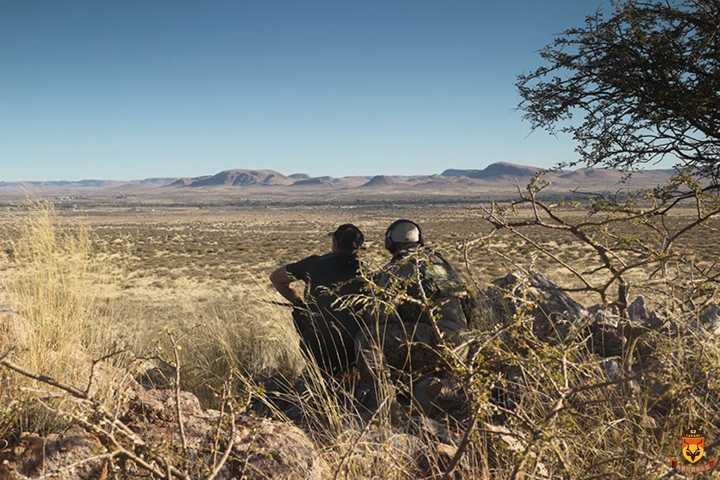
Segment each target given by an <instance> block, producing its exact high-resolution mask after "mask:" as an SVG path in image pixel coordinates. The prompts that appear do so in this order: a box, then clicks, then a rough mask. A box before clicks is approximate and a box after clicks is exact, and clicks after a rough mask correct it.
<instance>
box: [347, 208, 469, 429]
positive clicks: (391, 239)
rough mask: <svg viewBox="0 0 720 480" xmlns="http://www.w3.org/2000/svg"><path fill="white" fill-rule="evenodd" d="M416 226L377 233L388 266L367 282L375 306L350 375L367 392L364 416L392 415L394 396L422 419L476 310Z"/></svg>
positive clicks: (401, 223)
mask: <svg viewBox="0 0 720 480" xmlns="http://www.w3.org/2000/svg"><path fill="white" fill-rule="evenodd" d="M424 244H425V241H424V238H423V233H422V230H421V229H420V226H419V225H417V224H416V223H415V222H412V221H410V220H405V219H401V220H397V221H395V222H393V223H392V224H391V225H390V226H389V227H388V229H387V231H386V233H385V248H386V249H387V250H388V251H389V252H390V254H391V255H392V259H391V260H390V261H389V262H388V263H387V264H386V265H385V266H384V267H383V268H382V270H381V271H380V272H379V273H378V274H377V275H376V277H375V280H374V281H375V285H376V287H377V301H376V302H375V307H374V308H373V311H372V312H371V313H370V314H369V315H367V321H368V323H367V325H366V326H365V328H364V329H363V330H362V331H361V332H360V335H358V337H357V349H358V370H359V372H360V376H361V379H362V381H363V383H364V384H370V385H372V386H373V387H372V388H371V389H370V391H369V393H368V395H367V398H366V399H365V400H364V402H363V403H364V404H365V405H366V406H367V408H368V409H371V410H372V409H377V408H379V407H381V406H384V405H385V406H387V407H388V408H389V410H390V411H389V413H390V414H391V415H394V414H397V411H396V410H393V409H397V408H398V403H397V399H396V393H399V392H398V390H400V391H403V393H405V394H406V396H407V397H408V398H410V399H412V401H413V404H414V406H415V408H419V409H420V410H422V411H424V412H425V413H427V412H428V411H429V410H430V409H431V407H432V405H433V402H434V400H435V399H436V397H437V396H438V395H439V393H440V390H441V387H442V382H441V379H442V378H443V377H446V376H447V372H448V368H447V367H448V366H449V364H448V358H449V357H453V356H454V357H455V358H456V359H458V358H462V357H463V356H464V355H465V351H464V347H463V345H464V338H465V337H466V332H467V329H468V321H469V319H470V318H472V317H473V316H474V315H476V313H477V303H476V301H475V299H474V297H473V295H472V294H471V291H470V289H469V287H468V282H467V281H466V279H465V278H464V276H463V275H462V274H461V273H460V272H459V271H458V270H457V269H456V268H455V267H453V266H452V265H451V264H450V263H449V262H448V261H447V260H445V258H443V257H442V255H441V254H440V253H439V252H437V251H434V250H432V249H427V248H425V246H424Z"/></svg>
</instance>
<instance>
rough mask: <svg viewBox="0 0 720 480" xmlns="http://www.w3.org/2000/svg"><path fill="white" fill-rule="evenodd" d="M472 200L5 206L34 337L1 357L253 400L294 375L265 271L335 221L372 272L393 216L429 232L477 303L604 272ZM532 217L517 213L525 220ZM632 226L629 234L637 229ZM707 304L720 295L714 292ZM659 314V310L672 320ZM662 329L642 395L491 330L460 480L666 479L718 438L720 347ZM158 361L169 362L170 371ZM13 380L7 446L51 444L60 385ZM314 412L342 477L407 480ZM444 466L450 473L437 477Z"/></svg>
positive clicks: (102, 387)
mask: <svg viewBox="0 0 720 480" xmlns="http://www.w3.org/2000/svg"><path fill="white" fill-rule="evenodd" d="M479 207H480V206H479V205H472V204H467V203H463V204H452V203H443V204H439V205H435V204H431V203H427V204H399V203H398V204H390V205H387V204H381V205H345V206H304V205H292V206H283V205H280V206H278V205H275V206H270V205H262V204H260V205H258V204H256V205H248V206H232V207H228V206H215V207H213V206H212V205H204V206H203V207H202V208H196V207H192V206H188V205H182V206H167V205H158V206H155V205H150V206H147V207H142V208H136V209H132V210H129V209H113V208H105V209H103V208H96V209H95V210H93V209H90V210H89V211H87V209H84V210H80V211H78V210H66V209H60V210H58V209H56V208H54V207H53V205H52V202H46V201H43V200H31V201H30V202H28V203H24V204H22V205H20V204H18V205H17V206H14V207H13V208H9V207H8V208H6V210H5V211H4V212H2V214H1V216H0V222H2V224H1V225H0V228H2V231H3V234H2V238H1V240H0V241H1V242H2V252H1V255H2V258H0V275H2V283H1V284H0V285H1V286H0V305H4V306H6V307H7V308H9V309H12V310H15V311H17V313H18V315H17V317H13V318H16V320H15V321H17V322H21V323H22V325H15V326H14V327H12V328H10V327H8V326H7V325H6V326H4V327H3V328H4V329H5V330H4V332H3V333H2V335H0V358H3V357H4V356H6V355H8V358H12V359H13V361H14V362H15V363H17V364H21V365H24V366H25V367H27V368H28V369H30V370H32V371H36V372H40V373H41V374H43V375H48V376H50V377H53V378H58V379H61V381H63V382H64V383H67V384H72V385H77V386H78V387H79V388H84V386H85V385H88V382H90V379H91V378H93V376H94V375H97V372H98V370H99V369H100V367H99V366H96V363H97V362H95V360H97V359H101V358H102V359H104V363H111V364H113V365H115V366H120V367H121V368H123V369H126V370H128V371H131V372H133V374H140V373H142V372H143V371H145V370H147V369H148V368H151V367H156V368H157V367H158V365H160V367H161V368H159V370H160V371H161V372H162V373H164V374H165V375H166V380H167V381H168V382H171V381H172V377H173V372H172V368H170V366H171V365H177V364H179V365H182V377H181V382H182V384H181V387H182V388H183V389H185V390H189V391H192V392H193V393H195V394H196V395H197V396H198V397H199V398H200V400H201V402H202V403H203V405H204V406H206V407H212V408H217V407H218V402H219V393H218V392H219V391H220V390H221V388H222V386H223V384H224V383H225V382H226V381H227V380H228V379H229V378H235V379H236V380H235V381H236V385H244V387H242V388H252V387H251V386H249V385H251V383H252V378H254V377H256V376H261V375H263V374H267V373H268V372H273V371H278V370H279V371H285V372H293V371H298V370H299V369H300V368H301V366H302V363H303V359H302V358H301V354H300V352H299V349H298V347H297V337H296V334H295V333H294V329H293V327H292V323H291V318H290V310H289V308H288V307H286V306H284V305H282V303H283V299H282V297H280V295H279V294H277V293H276V292H275V291H274V290H273V289H272V287H271V285H270V283H269V280H268V275H269V274H270V273H271V272H272V271H273V270H274V269H275V268H277V267H278V266H280V265H283V264H286V263H289V262H292V261H296V260H299V259H301V258H304V257H306V256H308V255H311V254H322V253H325V252H327V251H328V250H329V245H330V239H329V238H328V232H331V231H333V230H334V229H335V228H336V227H337V225H339V224H341V223H347V222H351V223H354V224H356V225H357V226H358V227H360V228H361V229H362V230H363V232H364V233H365V237H366V247H367V248H366V250H364V251H363V253H362V256H363V260H364V262H365V263H366V265H368V267H369V268H370V269H371V270H372V269H373V268H377V267H378V266H380V265H382V264H383V263H384V262H385V261H387V253H386V252H385V251H384V249H383V234H384V231H385V229H386V227H387V225H389V224H390V223H391V222H392V221H394V220H396V219H398V218H408V219H411V220H414V221H416V222H417V223H419V224H420V225H421V226H422V227H423V229H424V234H425V237H426V240H427V242H428V245H429V246H432V247H434V248H438V249H440V250H441V251H442V252H443V253H444V254H445V256H446V257H447V258H448V259H449V260H450V261H451V262H452V263H454V264H455V265H457V266H458V267H460V268H461V269H462V270H465V271H466V273H468V275H469V277H470V278H471V279H472V282H473V283H474V288H475V290H476V291H477V292H478V294H479V295H480V296H482V292H483V291H484V290H485V289H486V288H487V287H488V285H489V284H490V282H491V281H492V280H494V279H496V278H498V277H501V276H503V275H505V274H506V273H508V272H509V271H512V270H517V269H518V268H525V269H531V270H535V271H538V272H541V273H543V274H545V275H547V276H548V277H550V278H551V279H553V280H554V281H556V283H558V284H559V285H561V286H563V287H576V286H578V285H577V279H573V278H572V276H571V275H569V273H568V271H567V269H566V268H565V267H563V266H562V265H561V264H560V263H559V262H558V259H562V260H563V261H564V262H566V264H567V265H571V266H574V267H576V268H586V269H587V270H592V266H593V265H594V262H596V261H597V260H596V252H595V251H593V250H592V249H591V248H589V247H588V246H587V245H584V244H582V243H579V242H578V241H577V240H576V239H575V238H573V237H571V236H568V235H566V234H565V233H563V232H561V231H559V230H551V229H550V230H549V229H544V228H540V227H529V228H528V229H527V230H525V234H526V235H527V236H528V237H530V238H531V239H532V241H533V242H535V243H536V244H539V245H542V246H543V248H544V249H546V251H550V252H552V256H549V255H547V254H546V253H543V252H541V251H538V249H537V248H536V247H535V246H533V244H532V243H530V244H529V243H528V242H527V241H526V240H524V239H523V238H519V237H518V236H517V235H514V234H513V233H511V232H507V231H499V232H497V233H496V234H494V235H492V236H490V237H487V238H485V239H484V241H483V242H481V243H478V242H477V240H478V239H479V238H483V237H484V236H486V235H488V234H489V233H490V232H491V225H490V224H489V223H488V222H487V221H486V220H485V219H484V218H483V217H484V215H485V213H484V212H483V211H482V210H481V209H480V208H479ZM557 208H558V211H559V212H560V213H561V214H562V215H564V216H566V217H567V218H571V219H582V218H586V217H587V216H588V210H587V206H586V205H582V204H581V205H578V206H574V207H571V206H564V207H563V206H558V207H557ZM529 214H530V212H529V211H527V210H522V209H521V210H520V211H518V213H517V214H516V215H517V218H528V216H529ZM692 214H693V212H692V210H687V211H685V210H676V211H675V212H673V213H672V215H673V216H674V217H673V218H672V219H670V221H672V222H683V221H684V220H683V219H684V218H686V217H691V216H692ZM718 227H720V221H719V220H718V219H717V218H715V219H711V220H710V221H709V222H708V223H707V227H702V228H694V229H692V230H691V231H689V232H688V234H687V235H685V236H683V237H682V239H681V240H682V244H679V245H677V248H678V249H680V250H682V251H683V252H684V258H685V260H684V261H686V262H690V263H693V264H695V265H698V266H702V267H703V268H709V267H710V266H712V265H713V263H714V262H716V261H717V255H718V247H719V246H720V245H719V243H720V242H719V240H720V237H719V236H718V234H717V230H716V229H717V228H718ZM621 228H626V229H627V234H628V235H631V234H633V232H634V229H635V228H637V226H636V225H633V224H628V225H627V226H625V227H621ZM474 241H475V243H473V242H474ZM495 252H504V255H497V254H496V253H495ZM678 268H679V267H678ZM648 274H649V272H644V271H642V269H638V270H637V271H636V273H635V274H633V276H631V277H630V278H632V280H633V285H632V291H633V295H632V296H633V297H634V296H635V295H636V294H640V293H642V294H644V295H647V298H648V299H649V301H651V302H655V303H656V304H657V305H659V306H658V308H661V307H660V305H662V304H663V301H664V300H668V298H667V297H666V295H667V293H666V292H667V291H663V290H659V289H657V288H655V286H654V285H653V286H648V285H645V283H646V279H647V278H648ZM588 275H592V274H588ZM708 288H711V287H708ZM715 288H717V287H715ZM706 293H707V292H706ZM572 295H573V298H575V299H576V300H578V301H580V302H581V303H582V304H584V305H585V306H591V305H594V304H596V303H599V298H597V295H594V294H592V293H590V292H578V293H577V294H572ZM709 295H710V298H711V299H712V298H714V299H715V301H717V291H715V292H710V293H709ZM713 296H714V297H713ZM678 301H679V300H678ZM665 303H666V304H665V305H664V306H663V307H662V308H666V309H667V308H669V307H668V304H667V303H668V302H665ZM670 303H672V302H670ZM666 311H668V312H669V311H671V310H666ZM668 321H669V322H670V323H671V324H672V325H673V329H672V332H673V333H672V334H659V333H657V332H648V333H647V335H645V336H644V337H643V338H642V340H640V343H642V344H643V345H645V346H646V347H648V348H649V347H650V346H651V347H652V348H653V349H654V351H655V352H661V355H657V354H654V355H653V357H652V360H650V359H645V361H647V362H648V365H647V366H648V373H644V372H640V373H643V375H644V376H642V375H641V376H638V377H637V379H636V380H635V381H634V383H633V385H634V388H635V389H634V390H633V389H631V388H624V387H626V386H627V385H628V384H629V383H630V382H627V383H625V382H623V381H619V382H610V383H608V381H607V378H606V377H604V376H603V372H602V371H601V369H600V368H599V367H598V362H597V359H596V358H594V357H593V356H592V354H591V353H589V352H587V351H586V350H584V349H583V341H584V340H583V338H576V339H574V340H573V341H572V342H570V343H568V344H565V345H546V344H542V343H538V342H535V341H533V340H532V333H531V331H530V328H529V326H528V323H527V320H523V318H522V316H521V315H520V314H518V317H517V318H514V319H505V320H502V321H499V320H498V319H497V318H485V319H482V321H480V322H479V323H478V329H479V330H478V338H479V339H480V340H481V343H482V345H483V346H484V347H483V348H484V350H482V352H481V354H480V355H479V356H478V357H476V358H475V361H476V362H477V363H476V364H473V365H458V372H459V373H458V376H459V379H460V380H459V381H460V382H461V383H462V382H465V387H466V388H467V389H468V390H469V391H470V392H471V395H470V398H471V401H472V405H471V406H472V408H473V409H472V411H473V417H472V419H473V421H474V422H476V425H477V427H474V428H472V429H466V428H465V426H466V425H465V426H462V425H461V426H457V427H458V428H459V429H460V430H459V431H460V434H467V437H466V438H467V442H468V444H469V447H468V446H466V451H465V455H464V457H465V459H464V461H463V463H462V465H461V466H457V467H456V468H455V471H456V473H457V474H460V475H461V476H462V477H464V478H522V476H523V475H526V478H540V477H541V476H542V472H543V471H545V472H550V473H549V475H550V476H552V477H553V478H588V479H590V478H657V477H659V476H661V475H663V474H666V473H668V469H667V467H664V466H663V465H664V464H665V463H667V462H666V460H667V458H666V457H667V456H676V457H677V456H680V455H681V454H680V436H681V433H682V430H683V429H684V428H687V427H690V426H697V425H696V424H698V423H699V424H700V426H701V427H702V428H705V431H706V435H707V436H708V437H709V438H708V445H709V446H710V447H712V446H713V445H716V444H717V442H716V441H717V440H718V439H720V424H718V423H717V411H718V410H717V408H718V407H720V403H719V402H718V399H719V398H720V395H719V394H718V391H717V388H718V383H717V382H718V381H720V370H719V369H720V344H719V343H718V339H717V337H716V336H714V335H711V334H708V333H707V332H704V331H701V330H693V329H689V326H688V325H686V324H687V323H688V320H687V318H680V317H675V318H672V317H668ZM503 322H504V323H503ZM529 339H530V340H529ZM79 345H82V346H83V349H82V353H79V350H78V348H77V347H78V346H79ZM176 355H177V356H176ZM161 358H162V359H165V360H167V361H166V362H158V359H161ZM100 363H103V362H100ZM100 363H97V365H99V364H100ZM509 363H512V364H515V365H519V366H520V369H521V371H522V377H523V379H524V381H523V382H522V383H523V389H524V390H523V392H524V393H523V396H522V400H521V402H520V404H519V406H518V407H517V408H518V410H516V411H498V410H497V408H495V407H494V406H493V404H492V402H491V401H490V400H491V399H490V388H491V387H492V386H494V385H496V382H497V381H498V380H502V378H500V377H501V375H500V374H499V373H498V372H495V371H492V366H493V365H497V364H509ZM650 363H653V367H652V368H654V370H653V369H651V368H650ZM631 373H632V372H625V376H632V375H631ZM470 374H472V375H470ZM641 377H642V378H641ZM98 378H101V377H98ZM238 379H242V380H238ZM0 382H2V389H1V390H0V438H3V439H4V441H6V442H10V441H12V438H13V437H14V436H16V435H17V434H18V433H19V432H21V431H37V432H40V433H46V432H50V431H56V430H58V429H62V428H63V426H64V425H66V422H67V420H66V418H65V417H62V416H58V415H56V414H53V413H52V410H48V409H47V408H43V407H42V406H41V403H50V404H51V405H53V408H56V409H59V410H61V409H62V408H63V405H62V399H61V396H60V395H58V392H57V391H56V390H53V389H51V388H50V389H48V388H47V386H43V385H39V383H38V382H36V381H34V380H30V379H27V378H21V377H20V376H18V375H16V374H15V373H13V372H10V371H9V370H7V369H4V370H2V371H1V372H0ZM244 382H245V383H244ZM238 388H241V387H238ZM638 389H639V390H638ZM90 390H91V391H92V393H93V395H95V396H96V397H97V398H99V399H101V400H103V401H107V402H109V403H112V402H113V401H114V400H113V398H112V397H113V391H112V382H109V381H108V380H107V379H105V383H103V382H99V381H97V380H95V381H94V384H93V385H92V388H91V389H90ZM259 394H261V393H259ZM50 398H52V399H50ZM38 400H40V401H41V402H38ZM498 414H501V415H500V416H502V417H503V418H504V422H505V424H506V425H508V426H509V428H512V429H513V432H515V433H511V434H509V435H510V436H517V439H518V442H519V444H520V445H522V447H521V448H519V450H518V449H513V448H510V447H508V445H507V444H506V443H503V442H501V441H499V440H498V439H497V437H498V434H497V433H496V432H495V433H494V432H493V431H492V430H491V429H488V428H485V427H483V425H484V423H483V422H488V423H489V422H491V421H493V419H496V418H497V417H498ZM318 415H319V416H323V417H324V425H325V426H326V427H327V425H330V426H331V427H332V428H325V429H322V430H321V431H320V430H318V431H316V432H315V435H314V436H313V437H312V438H313V440H314V441H316V442H317V443H318V447H319V449H321V450H322V451H323V452H325V456H326V457H327V458H328V459H329V461H330V462H331V465H332V466H338V465H341V464H342V469H341V468H339V467H338V470H337V471H336V477H338V478H412V476H413V475H414V474H413V473H410V472H407V471H403V469H402V468H399V467H398V463H397V459H393V455H392V448H390V447H389V446H388V447H387V448H386V452H388V453H387V455H386V456H384V457H382V456H381V457H380V459H377V458H376V459H375V460H374V463H373V465H372V469H371V470H372V471H369V470H368V468H369V467H368V465H366V464H364V463H363V459H362V457H359V458H356V456H354V455H350V453H351V452H352V450H353V449H354V448H356V447H357V446H356V445H354V444H355V443H356V440H357V438H359V434H360V433H362V431H363V428H364V427H362V426H361V425H355V426H352V427H349V425H350V424H349V423H347V421H346V420H345V418H346V417H347V416H348V412H346V411H344V410H343V406H341V405H326V406H324V407H322V408H320V407H318ZM353 425H354V424H353ZM461 427H462V428H461ZM518 432H519V433H518ZM713 442H715V443H713ZM1 446H2V445H0V447H1ZM708 458H709V456H708ZM461 467H462V468H461ZM433 468H435V470H434V471H435V474H436V475H438V476H441V474H442V472H443V469H442V467H441V466H437V465H436V466H434V467H433ZM341 471H342V474H340V472H341Z"/></svg>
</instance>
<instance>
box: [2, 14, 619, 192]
mask: <svg viewBox="0 0 720 480" xmlns="http://www.w3.org/2000/svg"><path fill="white" fill-rule="evenodd" d="M598 8H601V9H603V11H605V12H608V10H609V9H610V8H611V5H610V2H609V0H604V1H603V0H506V1H492V2H489V1H488V2H486V1H481V0H473V1H471V0H446V1H441V0H432V1H430V0H404V1H397V0H384V1H379V0H347V1H345V0H334V1H319V0H304V1H300V0H298V1H290V0H208V1H199V0H197V1H185V0H176V1H166V0H142V1H140V0H123V1H97V0H64V1H57V0H0V180H2V181H18V180H23V181H34V180H80V179H90V178H92V179H113V180H136V179H144V178H151V177H194V176H200V175H212V174H215V173H217V172H220V171H222V170H227V169H233V168H248V169H260V168H268V169H273V170H277V171H278V172H280V173H283V174H285V175H289V174H292V173H298V172H303V173H308V174H310V175H313V176H320V175H331V176H334V177H342V176H348V175H376V174H386V175H428V174H433V173H441V172H442V171H443V170H445V169H446V168H478V169H479V168H484V167H486V166H487V165H489V164H491V163H494V162H499V161H506V162H511V163H517V164H523V165H534V166H540V167H544V166H551V165H553V164H555V163H556V162H558V161H565V160H571V159H574V158H575V154H574V152H573V148H574V145H573V144H572V142H571V140H570V139H569V138H555V137H551V136H549V135H548V134H546V133H545V132H539V131H538V132H535V133H532V134H530V125H529V124H528V123H527V122H524V121H522V119H521V112H519V111H516V110H515V107H516V106H517V104H518V103H519V101H520V98H519V96H518V94H517V92H516V90H515V87H514V83H515V80H516V77H517V75H519V74H521V73H524V72H527V71H530V70H532V69H534V68H536V67H537V66H539V65H540V64H541V63H540V62H541V59H540V57H539V55H538V53H537V52H538V50H539V49H540V48H542V47H543V46H545V45H546V44H548V43H550V42H552V40H553V38H554V36H555V35H557V34H559V33H560V32H562V31H563V30H565V29H567V28H571V27H574V26H580V25H582V23H583V21H584V18H585V16H586V15H588V14H591V13H593V12H594V11H595V10H596V9H598ZM529 134H530V135H529Z"/></svg>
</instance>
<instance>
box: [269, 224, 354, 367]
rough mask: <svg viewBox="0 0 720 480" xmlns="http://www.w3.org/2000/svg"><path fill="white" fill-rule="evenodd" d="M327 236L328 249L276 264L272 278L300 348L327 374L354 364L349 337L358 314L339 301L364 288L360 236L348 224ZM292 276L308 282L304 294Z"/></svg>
mask: <svg viewBox="0 0 720 480" xmlns="http://www.w3.org/2000/svg"><path fill="white" fill-rule="evenodd" d="M330 235H332V237H333V240H332V248H331V253H328V254H325V255H311V256H309V257H307V258H304V259H302V260H300V261H298V262H294V263H290V264H288V265H285V266H283V267H280V268H278V269H277V270H275V271H274V272H273V273H272V274H271V275H270V280H271V281H272V283H273V285H274V286H275V288H276V289H277V290H278V292H280V294H282V295H283V296H284V297H285V298H286V299H287V300H289V301H290V302H291V303H292V304H293V305H294V306H295V308H294V309H293V319H294V322H295V327H296V329H297V331H298V333H299V334H300V336H301V338H302V347H303V349H304V350H305V351H306V352H307V353H309V354H311V355H312V357H313V358H314V359H315V361H316V362H317V364H318V365H319V366H320V367H321V368H322V369H323V371H324V372H325V373H327V374H331V375H335V374H337V373H340V372H341V371H345V370H347V369H349V368H350V367H351V366H353V365H354V364H355V349H354V341H353V339H354V336H355V334H356V333H357V332H358V330H359V328H360V324H359V322H358V320H357V315H356V312H355V311H353V310H352V309H350V308H345V307H344V306H342V305H340V304H341V303H342V297H345V296H348V295H355V294H359V293H360V292H361V291H362V288H363V282H362V281H361V279H360V278H359V276H358V275H359V270H360V261H359V259H358V252H359V250H360V249H361V248H362V244H363V241H364V237H363V235H362V232H360V230H359V229H358V228H357V227H355V226H354V225H351V224H345V225H341V226H340V227H338V229H337V230H336V231H335V232H333V233H331V234H330ZM296 280H301V281H303V282H305V284H306V289H305V296H304V298H301V297H300V295H299V294H298V293H297V292H296V291H295V290H294V289H293V288H292V285H291V284H292V282H294V281H296Z"/></svg>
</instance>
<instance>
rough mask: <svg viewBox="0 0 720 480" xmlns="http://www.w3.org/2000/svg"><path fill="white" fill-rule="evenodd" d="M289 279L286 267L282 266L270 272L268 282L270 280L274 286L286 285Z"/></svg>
mask: <svg viewBox="0 0 720 480" xmlns="http://www.w3.org/2000/svg"><path fill="white" fill-rule="evenodd" d="M291 281H292V279H291V278H290V276H289V275H288V273H287V269H286V268H285V267H284V266H282V267H280V268H278V269H277V270H275V271H274V272H272V273H271V274H270V282H272V284H273V285H274V286H275V288H278V287H282V286H284V285H288V284H289V283H290V282H291Z"/></svg>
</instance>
